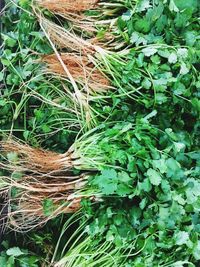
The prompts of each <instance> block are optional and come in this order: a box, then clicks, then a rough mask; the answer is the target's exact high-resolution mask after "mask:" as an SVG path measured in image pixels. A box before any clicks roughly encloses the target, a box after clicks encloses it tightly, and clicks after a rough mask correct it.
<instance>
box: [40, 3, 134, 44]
mask: <svg viewBox="0 0 200 267" xmlns="http://www.w3.org/2000/svg"><path fill="white" fill-rule="evenodd" d="M134 2H135V1H133V3H131V4H132V5H135V3H134ZM37 3H38V5H39V6H41V7H43V8H46V9H48V10H50V11H51V12H53V13H55V14H56V15H59V16H61V17H63V18H65V19H67V20H68V21H70V22H72V25H73V27H75V28H77V29H80V30H83V31H84V32H85V34H86V35H88V34H89V35H91V33H98V32H99V29H101V30H102V29H104V30H105V29H106V30H107V33H106V34H105V35H104V36H103V39H105V40H106V39H107V37H108V36H110V37H111V36H112V38H111V39H114V34H113V33H115V34H116V33H117V27H116V21H117V17H118V15H119V14H120V13H123V12H124V11H125V10H126V3H124V1H116V0H114V1H113V0H111V1H106V2H104V1H100V0H87V1H84V2H83V1H80V0H76V1H75V2H74V3H71V1H69V0H64V1H62V3H61V1H60V0H57V1H52V0H46V1H41V0H37ZM84 11H88V12H89V14H86V13H85V12H84ZM91 11H92V12H91ZM90 13H91V14H90ZM110 37H109V38H110ZM100 39H101V38H100ZM107 40H108V39H107Z"/></svg>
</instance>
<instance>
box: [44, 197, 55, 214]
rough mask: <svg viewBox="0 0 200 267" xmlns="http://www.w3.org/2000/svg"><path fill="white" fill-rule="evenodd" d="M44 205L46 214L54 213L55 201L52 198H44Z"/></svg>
mask: <svg viewBox="0 0 200 267" xmlns="http://www.w3.org/2000/svg"><path fill="white" fill-rule="evenodd" d="M42 206H43V212H44V215H46V216H50V215H52V213H53V211H54V203H53V200H52V199H49V198H47V199H44V200H43V201H42Z"/></svg>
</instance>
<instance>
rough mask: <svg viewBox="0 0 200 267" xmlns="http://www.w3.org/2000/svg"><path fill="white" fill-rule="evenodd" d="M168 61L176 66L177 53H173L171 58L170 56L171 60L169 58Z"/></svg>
mask: <svg viewBox="0 0 200 267" xmlns="http://www.w3.org/2000/svg"><path fill="white" fill-rule="evenodd" d="M168 61H169V63H173V64H175V63H176V62H177V55H176V53H174V52H173V53H171V54H170V56H169V58H168Z"/></svg>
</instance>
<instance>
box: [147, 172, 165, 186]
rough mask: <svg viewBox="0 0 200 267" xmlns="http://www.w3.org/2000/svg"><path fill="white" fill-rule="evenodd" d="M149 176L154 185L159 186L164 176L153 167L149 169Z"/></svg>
mask: <svg viewBox="0 0 200 267" xmlns="http://www.w3.org/2000/svg"><path fill="white" fill-rule="evenodd" d="M147 176H148V178H149V180H150V182H151V184H152V185H156V186H158V185H159V184H160V183H161V181H162V177H161V176H160V174H159V172H157V171H155V170H154V169H152V168H150V169H148V171H147Z"/></svg>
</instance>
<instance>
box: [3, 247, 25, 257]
mask: <svg viewBox="0 0 200 267" xmlns="http://www.w3.org/2000/svg"><path fill="white" fill-rule="evenodd" d="M6 254H7V255H8V256H14V257H19V256H21V255H24V252H22V251H21V250H20V248H18V247H13V248H9V249H8V250H7V251H6Z"/></svg>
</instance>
